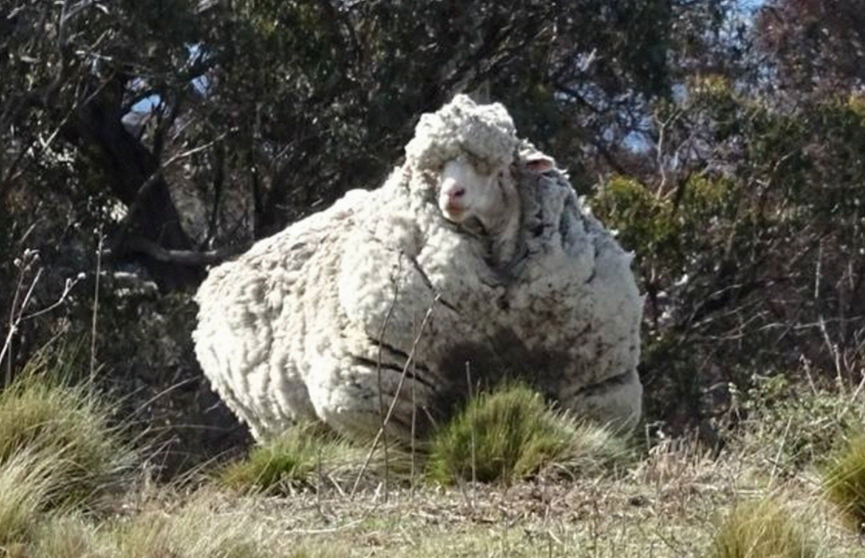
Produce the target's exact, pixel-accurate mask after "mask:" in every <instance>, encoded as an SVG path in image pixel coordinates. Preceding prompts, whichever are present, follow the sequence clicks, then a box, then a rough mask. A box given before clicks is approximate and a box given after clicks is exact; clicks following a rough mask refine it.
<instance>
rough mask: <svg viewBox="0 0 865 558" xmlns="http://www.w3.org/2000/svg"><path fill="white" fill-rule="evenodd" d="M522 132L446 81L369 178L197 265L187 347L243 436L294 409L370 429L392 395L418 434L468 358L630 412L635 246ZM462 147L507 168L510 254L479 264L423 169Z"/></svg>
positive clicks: (627, 420) (609, 418) (483, 374)
mask: <svg viewBox="0 0 865 558" xmlns="http://www.w3.org/2000/svg"><path fill="white" fill-rule="evenodd" d="M526 145H528V144H527V143H523V144H521V143H520V142H519V140H517V138H516V134H515V131H514V128H513V122H512V121H511V119H510V117H509V116H508V114H507V111H506V110H505V109H504V107H502V106H501V105H498V104H495V105H475V104H474V103H473V102H471V100H469V99H468V98H467V97H464V96H458V97H457V98H456V99H455V100H454V101H453V102H452V103H451V104H449V105H446V106H445V107H443V108H442V109H441V110H440V111H437V112H436V113H434V114H428V115H424V116H423V117H422V118H421V120H420V123H419V124H418V126H417V129H416V133H415V137H414V138H413V139H412V140H411V141H410V142H409V143H408V145H407V146H406V155H407V161H406V164H405V165H404V166H403V167H401V168H397V169H395V170H394V172H393V173H391V176H390V177H389V178H388V180H387V181H386V182H385V184H384V185H383V186H382V187H381V188H379V189H377V190H374V191H370V192H365V191H353V192H350V193H348V194H347V195H346V196H345V197H344V198H343V199H341V200H340V201H338V202H337V203H336V204H335V205H334V206H332V207H331V208H329V209H327V210H325V211H323V212H321V213H318V214H316V215H313V216H311V217H309V218H307V219H305V220H303V221H300V222H298V223H296V224H294V225H292V226H290V227H288V228H287V229H285V230H284V231H282V232H280V233H278V234H276V235H274V236H273V237H270V238H268V239H265V240H262V241H261V242H259V243H257V244H256V245H255V246H253V248H252V249H250V251H249V252H247V253H246V254H244V255H242V256H240V257H239V258H238V259H236V260H235V261H232V262H228V263H226V264H223V265H221V266H219V267H217V268H215V269H213V270H212V271H211V273H210V275H209V277H208V278H207V280H205V282H204V283H203V284H202V286H201V289H200V290H199V292H198V295H197V301H198V303H199V306H200V311H199V324H198V328H197V329H196V330H195V332H194V334H193V336H194V340H195V347H196V354H197V356H198V358H199V361H200V363H201V365H202V369H203V370H204V372H205V374H206V375H207V377H208V378H209V379H210V381H211V382H212V384H213V386H214V388H215V389H216V390H217V391H218V392H219V394H220V396H221V397H222V398H223V399H224V400H225V401H226V403H227V404H228V405H229V407H230V408H231V409H232V410H233V411H234V412H235V413H236V414H237V415H238V416H239V417H240V418H241V419H242V420H244V421H245V422H246V423H247V424H248V425H249V426H250V428H251V430H252V432H253V435H254V436H255V437H256V438H257V439H264V438H267V437H270V436H273V435H276V434H278V433H280V432H281V431H282V430H283V429H284V428H285V427H286V425H288V424H289V423H290V422H291V421H293V420H296V419H298V418H300V417H318V418H320V419H322V420H324V421H325V422H327V423H328V424H330V425H332V426H333V427H335V428H337V429H339V430H341V431H344V432H349V433H354V434H358V435H361V436H369V435H373V434H374V433H375V432H376V431H377V429H378V428H379V426H380V425H381V417H382V415H383V413H384V412H386V411H387V409H388V408H389V407H390V406H391V404H392V403H394V401H395V403H394V414H393V417H392V420H391V422H390V423H389V424H388V430H389V432H391V433H392V434H395V435H397V436H398V437H400V438H402V439H407V438H409V437H410V436H411V433H412V432H413V431H414V432H417V433H419V434H420V435H423V434H425V433H427V432H428V431H429V428H430V427H431V426H432V425H434V424H435V423H438V422H441V421H442V420H444V419H445V418H446V417H447V416H448V415H449V414H450V413H451V412H453V409H454V404H455V403H456V402H457V400H458V399H459V398H461V397H464V396H465V395H466V391H467V390H466V382H467V380H466V375H467V373H468V374H469V375H470V376H471V378H472V383H473V384H475V383H480V384H492V383H495V381H496V379H498V378H500V377H502V376H503V375H508V374H510V375H521V376H522V377H524V378H526V379H530V380H532V381H533V382H534V383H535V385H536V387H537V388H538V389H540V390H541V391H543V392H544V393H545V394H546V395H548V396H549V397H551V398H554V399H557V400H558V401H559V402H560V404H561V405H562V406H563V407H565V408H570V409H573V410H575V411H576V412H578V413H585V414H587V415H588V416H590V417H593V418H595V419H598V420H601V421H604V422H611V423H615V424H617V425H621V426H631V425H633V424H634V423H635V422H636V420H637V419H638V418H639V416H640V411H641V395H642V387H641V386H640V382H639V378H638V377H637V375H636V365H637V362H638V359H639V323H640V317H641V309H642V300H641V298H640V296H639V293H638V292H637V288H636V283H635V281H634V277H633V274H632V273H631V270H630V262H631V256H630V255H629V254H628V253H626V252H624V251H623V250H622V249H621V247H619V245H618V244H617V243H616V241H615V239H614V238H613V237H612V236H611V235H610V234H609V233H608V232H607V231H606V230H605V229H604V228H603V227H602V226H601V225H600V223H598V221H597V220H596V219H595V218H594V217H592V216H591V214H590V213H589V212H588V211H587V210H586V209H585V208H584V207H583V206H582V205H581V204H580V202H579V200H578V199H577V197H576V195H575V193H574V191H573V188H571V186H570V184H569V183H568V181H567V177H566V176H565V175H564V173H562V172H561V171H559V170H558V169H555V168H552V165H553V163H552V160H551V159H549V158H547V157H546V156H543V155H542V154H540V153H539V152H537V151H536V150H534V151H533V152H532V151H531V150H527V149H526ZM460 156H469V157H471V158H472V159H473V161H474V163H475V164H488V165H490V167H491V168H492V167H493V166H497V165H504V166H505V167H508V168H510V169H511V171H510V172H511V175H510V177H509V178H510V179H511V180H513V181H514V183H515V184H516V187H517V190H518V193H519V198H520V200H519V201H520V203H519V204H518V205H517V207H518V208H519V215H518V217H519V218H518V219H517V220H516V223H518V227H517V228H516V230H515V233H514V237H515V238H514V249H513V254H512V257H510V258H508V262H507V265H506V266H501V265H496V264H498V263H502V262H491V259H490V253H491V249H492V247H491V243H492V239H491V238H490V237H489V236H488V235H486V234H484V232H483V231H475V232H474V233H472V232H471V231H470V230H466V228H465V227H462V226H457V225H456V224H454V223H452V222H451V221H449V220H448V219H447V218H445V216H444V215H442V211H441V210H440V208H439V205H438V201H437V192H436V188H437V187H438V185H439V177H438V175H437V171H438V170H440V169H441V168H442V167H443V166H444V164H445V163H446V162H447V161H449V160H452V159H455V158H457V157H460ZM538 160H543V161H547V162H549V164H544V165H540V166H538V165H536V163H537V161H538ZM479 162H486V163H479ZM409 355H411V359H410V361H409V358H408V357H409ZM407 362H408V365H407ZM404 371H405V374H403V372H404ZM400 385H401V388H400V387H399V386H400Z"/></svg>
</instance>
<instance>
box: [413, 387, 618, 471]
mask: <svg viewBox="0 0 865 558" xmlns="http://www.w3.org/2000/svg"><path fill="white" fill-rule="evenodd" d="M628 454H629V452H628V450H627V444H626V443H625V441H624V440H622V439H620V438H618V437H616V436H614V435H613V434H612V433H611V432H610V431H609V430H606V429H604V428H601V427H599V426H595V425H590V424H586V423H580V422H579V421H577V420H575V418H574V417H573V416H572V415H570V414H568V413H563V412H560V411H557V410H554V409H551V408H550V407H549V406H548V405H547V403H546V402H545V401H544V400H543V398H542V397H541V396H540V395H539V394H538V393H536V392H534V391H532V390H531V389H529V388H528V387H526V386H523V385H507V386H504V387H502V388H501V389H499V390H496V391H493V392H491V393H487V394H481V395H479V396H478V397H476V398H475V399H473V400H472V401H469V403H468V404H467V406H466V408H465V409H464V410H463V411H462V412H461V413H460V414H459V415H457V416H456V417H455V418H454V419H452V420H451V421H450V422H449V423H448V424H446V425H444V426H443V427H442V428H441V429H440V430H439V431H438V432H437V434H436V435H435V436H434V438H433V440H432V443H431V449H430V455H429V461H428V465H427V475H428V477H429V479H430V480H432V481H434V482H438V483H442V484H451V483H453V482H455V481H456V480H457V479H463V480H477V481H480V482H494V481H501V482H504V483H506V484H510V483H513V482H515V481H518V480H520V479H525V478H528V477H529V476H531V475H534V474H537V473H539V472H540V471H541V470H543V469H546V468H551V467H555V468H558V469H560V470H561V471H562V472H564V473H570V474H577V473H580V472H592V473H596V472H599V471H601V470H603V469H604V468H605V467H606V466H608V465H610V464H611V463H613V462H615V461H617V460H622V461H625V460H626V458H627V456H628Z"/></svg>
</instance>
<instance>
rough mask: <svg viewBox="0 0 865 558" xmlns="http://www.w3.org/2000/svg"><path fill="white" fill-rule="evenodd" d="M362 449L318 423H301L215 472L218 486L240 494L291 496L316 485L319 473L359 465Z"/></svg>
mask: <svg viewBox="0 0 865 558" xmlns="http://www.w3.org/2000/svg"><path fill="white" fill-rule="evenodd" d="M359 456H360V453H359V450H358V448H356V447H354V446H352V445H351V444H350V443H349V442H348V441H347V440H345V439H343V438H341V437H340V436H338V435H337V434H335V433H334V432H332V431H330V430H328V429H327V428H326V427H325V426H323V425H322V424H320V423H317V422H299V423H297V424H295V425H293V426H292V427H290V428H289V429H287V430H286V431H285V432H284V433H283V434H282V435H281V436H279V437H278V438H274V439H273V440H271V441H269V442H267V443H265V444H263V445H260V446H257V447H255V448H253V449H252V451H250V453H249V455H248V456H247V457H246V458H245V459H243V460H241V461H235V462H232V463H228V464H226V465H224V466H222V467H221V468H219V469H218V470H217V471H216V473H215V478H216V481H217V483H218V484H220V485H222V486H224V487H227V488H230V489H232V490H235V491H238V492H262V493H267V494H287V493H290V492H291V491H293V490H296V489H299V488H305V487H310V486H314V484H315V479H316V476H317V474H318V472H319V471H321V470H324V469H328V470H329V469H330V468H331V467H334V466H339V465H344V464H346V463H355V462H357V461H358V459H359Z"/></svg>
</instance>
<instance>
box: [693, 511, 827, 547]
mask: <svg viewBox="0 0 865 558" xmlns="http://www.w3.org/2000/svg"><path fill="white" fill-rule="evenodd" d="M816 555H817V552H816V549H815V547H814V546H813V545H812V544H811V543H810V542H809V541H808V540H807V538H806V536H805V533H804V529H803V528H802V527H801V526H800V525H797V524H796V522H795V519H794V518H793V517H792V516H791V514H790V512H789V511H788V510H787V509H786V508H785V507H784V506H782V505H781V504H779V503H777V502H775V501H774V500H771V499H764V500H758V501H751V502H745V503H741V504H739V505H737V506H735V507H734V508H733V509H732V511H730V513H729V514H728V515H727V516H726V518H725V519H724V521H723V523H722V524H721V527H720V529H719V530H718V532H717V533H716V534H715V537H714V540H713V543H712V551H711V553H710V556H712V558H813V557H815V556H816Z"/></svg>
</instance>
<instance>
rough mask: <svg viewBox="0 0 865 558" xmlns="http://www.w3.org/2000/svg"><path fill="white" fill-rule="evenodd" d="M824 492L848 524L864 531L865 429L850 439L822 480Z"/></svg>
mask: <svg viewBox="0 0 865 558" xmlns="http://www.w3.org/2000/svg"><path fill="white" fill-rule="evenodd" d="M823 487H824V489H825V491H826V495H827V497H828V498H829V500H831V501H832V502H834V503H835V504H836V505H837V506H838V507H839V508H840V509H841V511H842V513H843V514H844V517H845V519H846V520H847V522H848V523H849V524H850V526H851V527H853V528H854V529H856V530H858V531H859V532H865V433H863V434H859V435H857V436H855V437H854V438H853V439H851V440H850V442H849V444H848V445H847V447H846V448H845V449H844V450H843V451H842V452H841V453H840V454H839V455H838V456H837V458H836V459H835V462H834V463H833V464H832V465H831V466H830V467H829V469H828V471H827V472H826V475H825V476H824V480H823Z"/></svg>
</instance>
